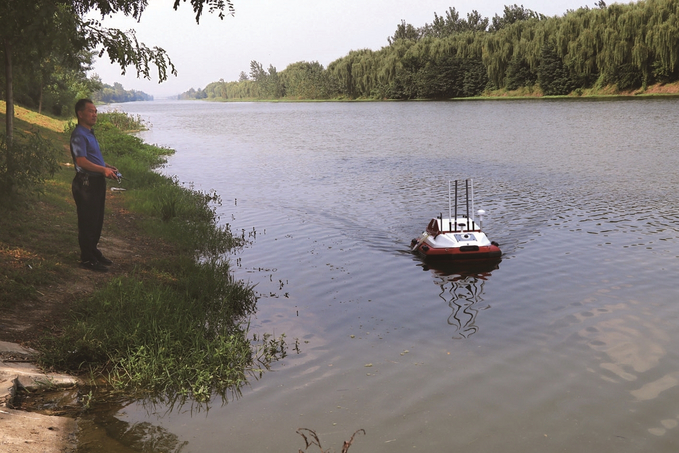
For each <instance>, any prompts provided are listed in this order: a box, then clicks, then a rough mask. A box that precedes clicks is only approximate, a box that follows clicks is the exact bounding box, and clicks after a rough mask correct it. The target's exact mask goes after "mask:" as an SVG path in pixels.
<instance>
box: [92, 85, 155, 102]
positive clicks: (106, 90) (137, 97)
mask: <svg viewBox="0 0 679 453" xmlns="http://www.w3.org/2000/svg"><path fill="white" fill-rule="evenodd" d="M92 100H93V101H94V102H103V103H104V104H110V103H113V102H132V101H152V100H153V96H151V95H150V94H146V93H144V92H143V91H136V90H126V89H124V88H123V86H122V85H121V84H120V83H118V82H116V83H114V84H113V86H111V85H108V84H105V83H104V84H102V87H101V89H99V90H97V91H95V92H94V93H93V94H92Z"/></svg>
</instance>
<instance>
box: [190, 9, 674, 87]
mask: <svg viewBox="0 0 679 453" xmlns="http://www.w3.org/2000/svg"><path fill="white" fill-rule="evenodd" d="M388 43H389V45H388V46H386V47H383V48H382V49H380V50H378V51H373V50H370V49H363V50H355V51H351V52H349V54H348V55H346V56H344V57H342V58H340V59H338V60H335V61H333V62H332V63H330V65H328V67H327V68H324V67H323V66H322V65H321V64H319V63H318V62H311V63H309V62H305V61H301V62H297V63H293V64H291V65H289V66H288V67H287V68H285V70H283V71H281V72H278V71H277V70H276V68H275V67H273V66H271V65H270V66H269V68H268V69H264V67H263V66H262V64H261V63H258V62H256V61H252V62H251V64H250V72H249V74H246V73H245V72H241V74H240V78H239V80H238V81H233V82H224V80H220V81H218V82H213V83H210V84H209V85H208V86H206V87H205V89H198V90H194V89H191V90H189V91H188V92H186V93H183V94H182V95H180V96H179V97H180V99H206V98H208V99H223V100H229V99H234V100H237V99H281V98H288V99H333V98H338V99H343V98H344V99H357V98H366V99H416V98H418V99H447V98H454V97H468V96H478V95H481V94H483V93H484V92H493V91H497V90H509V91H512V90H518V89H525V90H526V91H528V92H540V93H542V94H544V95H565V94H569V93H573V92H575V93H576V94H578V93H580V92H581V91H582V90H585V89H590V88H603V87H607V86H611V87H615V88H617V89H618V90H621V91H625V90H634V89H639V88H643V87H646V86H648V85H651V84H655V83H669V82H675V81H677V80H679V0H645V1H639V2H637V3H631V4H625V5H622V4H612V5H609V6H607V5H606V3H605V2H604V1H599V2H598V3H597V5H596V7H594V8H589V7H583V8H579V9H578V10H569V11H567V12H566V14H564V15H563V16H555V17H546V16H544V15H542V14H540V13H537V12H535V11H532V10H530V9H527V8H524V7H523V6H517V5H513V6H505V8H504V13H503V15H502V16H499V15H497V14H496V15H495V17H493V18H492V20H489V19H488V18H484V17H482V16H481V15H480V14H479V13H478V12H477V11H472V12H471V13H469V14H467V18H466V19H465V18H461V17H460V14H459V13H458V12H457V11H456V10H455V8H449V10H448V11H447V12H446V14H445V16H439V15H437V14H434V20H433V21H432V23H430V24H425V25H424V26H422V27H420V28H417V27H414V26H413V25H411V24H408V23H406V22H405V21H402V22H401V24H399V25H398V26H397V28H396V31H395V32H394V35H393V36H390V37H389V38H388Z"/></svg>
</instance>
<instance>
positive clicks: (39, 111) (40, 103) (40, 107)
mask: <svg viewBox="0 0 679 453" xmlns="http://www.w3.org/2000/svg"><path fill="white" fill-rule="evenodd" d="M42 86H43V83H42V80H41V81H40V100H39V101H38V113H39V114H40V115H42Z"/></svg>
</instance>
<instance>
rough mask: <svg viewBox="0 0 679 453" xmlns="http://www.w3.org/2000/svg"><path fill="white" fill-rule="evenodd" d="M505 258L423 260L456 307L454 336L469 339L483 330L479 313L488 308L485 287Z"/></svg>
mask: <svg viewBox="0 0 679 453" xmlns="http://www.w3.org/2000/svg"><path fill="white" fill-rule="evenodd" d="M500 261H502V260H501V259H495V260H483V261H467V262H456V263H430V262H423V263H422V264H421V266H422V269H423V270H425V271H427V270H428V271H430V272H431V273H432V274H433V275H434V282H435V283H436V285H437V286H439V287H440V288H441V292H440V293H439V297H440V298H441V299H443V300H444V301H445V302H446V303H447V304H448V306H449V307H450V308H451V309H452V311H453V312H452V314H451V315H450V316H449V317H448V324H449V325H451V326H453V327H454V328H455V332H454V334H453V339H457V340H459V339H464V338H469V337H470V336H471V335H474V334H475V333H476V332H478V331H479V327H478V325H477V319H476V318H477V316H478V314H479V312H480V311H483V310H487V309H489V308H490V305H484V303H483V302H484V300H483V287H484V285H485V284H486V281H487V280H488V278H490V276H491V273H492V271H494V270H495V269H499V265H500Z"/></svg>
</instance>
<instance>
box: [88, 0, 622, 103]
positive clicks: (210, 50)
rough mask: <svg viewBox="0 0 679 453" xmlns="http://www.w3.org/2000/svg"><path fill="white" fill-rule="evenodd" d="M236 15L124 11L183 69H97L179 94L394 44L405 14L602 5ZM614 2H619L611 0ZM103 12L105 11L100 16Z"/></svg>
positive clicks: (414, 20)
mask: <svg viewBox="0 0 679 453" xmlns="http://www.w3.org/2000/svg"><path fill="white" fill-rule="evenodd" d="M233 2H234V6H235V8H236V14H235V16H233V17H231V16H226V17H225V18H224V20H219V18H218V17H217V16H216V15H214V14H209V13H207V12H206V13H205V14H204V15H203V17H202V19H201V22H200V25H197V24H196V22H195V20H194V16H193V11H192V9H191V5H190V4H189V3H182V5H181V6H180V8H179V10H177V11H174V10H173V9H172V3H173V1H172V0H149V6H148V8H147V9H146V10H145V11H144V14H143V15H142V18H141V21H140V22H138V23H137V22H135V21H134V20H131V19H129V18H125V17H124V16H120V17H117V16H116V17H112V18H105V19H104V20H103V22H102V23H103V25H104V26H107V27H112V28H120V29H122V30H129V29H134V30H136V32H137V38H138V39H139V41H140V42H143V43H145V44H146V45H147V46H149V47H154V46H158V47H162V48H164V49H165V50H166V51H167V53H168V54H169V55H170V58H171V59H172V61H173V62H174V64H175V66H176V68H177V72H178V75H177V77H175V76H172V75H170V76H169V78H168V80H167V81H166V82H164V83H162V84H158V80H157V78H156V77H155V74H156V72H155V71H152V74H153V75H154V78H153V80H152V81H148V80H146V79H137V78H136V71H134V70H128V74H127V75H126V76H122V75H120V68H119V67H118V66H115V65H111V64H110V63H109V62H108V58H107V57H106V55H104V56H102V58H101V59H99V60H97V61H96V62H95V65H94V70H93V71H92V72H93V73H97V74H98V75H99V76H100V77H101V79H102V81H103V82H104V83H108V84H111V85H112V84H113V83H114V82H120V83H121V84H122V85H123V86H124V87H125V89H127V90H129V89H135V90H140V91H144V92H146V93H148V94H151V95H153V96H155V97H156V98H162V97H166V96H172V95H177V94H179V93H182V92H184V91H187V90H188V89H190V88H204V87H205V86H206V85H207V84H208V83H210V82H214V81H217V80H219V79H224V80H225V81H227V82H228V81H233V80H237V79H238V75H239V74H240V72H241V71H245V72H246V73H249V72H250V61H252V60H256V61H258V62H260V63H261V64H262V65H263V66H264V68H268V67H269V65H270V64H272V65H273V66H275V67H276V69H277V70H278V71H282V70H284V69H285V68H286V67H287V66H288V65H289V64H291V63H295V62H298V61H310V62H311V61H318V62H320V63H321V64H322V65H323V66H325V67H327V65H328V64H329V63H331V62H332V61H334V60H336V59H338V58H341V57H343V56H345V55H347V54H348V53H349V51H351V50H358V49H366V48H367V49H372V50H379V49H380V48H382V47H384V46H386V45H387V44H388V42H387V37H388V36H391V35H393V33H394V31H395V30H396V26H397V25H398V24H399V23H400V22H401V20H402V19H403V20H405V21H406V22H408V23H410V24H412V25H413V26H415V27H421V26H422V25H424V24H425V23H431V22H432V20H433V18H434V12H436V13H437V14H438V15H440V16H443V15H445V12H446V11H447V10H448V8H449V7H455V8H456V9H457V11H458V12H459V13H460V16H461V17H464V18H466V16H467V13H469V12H471V11H472V10H474V9H476V10H478V11H479V13H481V15H482V16H484V17H488V18H489V19H492V17H493V16H494V15H495V14H498V15H502V11H503V9H504V5H513V4H514V3H518V4H519V5H521V4H522V5H523V6H525V7H526V8H529V9H532V10H534V11H537V12H539V13H542V14H545V15H547V16H557V15H558V16H561V15H563V14H564V13H565V12H566V11H567V10H569V9H577V8H579V7H582V6H589V7H590V8H591V7H594V4H595V3H596V1H595V0H525V1H516V0H476V1H472V0H389V1H387V0H286V1H281V0H233ZM607 3H612V2H607ZM97 19H98V18H97Z"/></svg>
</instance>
